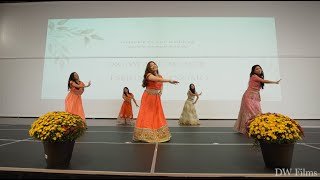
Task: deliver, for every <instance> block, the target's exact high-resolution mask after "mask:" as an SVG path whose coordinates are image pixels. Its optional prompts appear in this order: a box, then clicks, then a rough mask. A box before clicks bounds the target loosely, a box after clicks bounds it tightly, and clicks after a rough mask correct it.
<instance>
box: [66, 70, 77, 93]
mask: <svg viewBox="0 0 320 180" xmlns="http://www.w3.org/2000/svg"><path fill="white" fill-rule="evenodd" d="M74 73H76V72H73V73H71V74H70V76H69V80H68V90H69V89H70V88H71V87H70V81H74V82H75V83H76V84H78V83H77V81H76V79H75V78H74ZM76 89H78V90H79V89H80V88H76Z"/></svg>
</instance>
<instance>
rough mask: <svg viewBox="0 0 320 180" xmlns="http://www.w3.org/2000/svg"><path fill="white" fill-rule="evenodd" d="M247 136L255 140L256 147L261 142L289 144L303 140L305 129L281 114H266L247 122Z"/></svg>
mask: <svg viewBox="0 0 320 180" xmlns="http://www.w3.org/2000/svg"><path fill="white" fill-rule="evenodd" d="M247 134H248V136H249V137H250V138H253V139H254V145H255V146H259V143H260V142H264V143H275V144H288V143H295V142H297V141H298V140H302V137H303V136H304V132H303V129H302V128H301V126H300V125H299V123H298V122H297V121H295V120H293V119H291V118H290V117H288V116H285V115H282V114H279V113H265V114H260V115H258V116H256V117H255V118H253V119H251V120H249V121H248V122H247Z"/></svg>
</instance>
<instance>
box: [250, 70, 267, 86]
mask: <svg viewBox="0 0 320 180" xmlns="http://www.w3.org/2000/svg"><path fill="white" fill-rule="evenodd" d="M257 66H259V67H260V68H261V66H260V65H258V64H256V65H254V66H252V68H251V73H250V77H251V76H252V75H254V74H255V75H257V76H259V77H260V78H261V79H264V73H263V70H262V68H261V74H256V73H254V70H255V69H256V67H257ZM260 84H261V88H262V89H263V87H264V83H262V82H261V83H260Z"/></svg>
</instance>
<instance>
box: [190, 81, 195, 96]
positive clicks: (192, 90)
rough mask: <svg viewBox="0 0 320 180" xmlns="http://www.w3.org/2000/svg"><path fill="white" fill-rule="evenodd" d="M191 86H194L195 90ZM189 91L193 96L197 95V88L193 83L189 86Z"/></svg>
mask: <svg viewBox="0 0 320 180" xmlns="http://www.w3.org/2000/svg"><path fill="white" fill-rule="evenodd" d="M191 85H193V86H194V89H192V88H191ZM189 90H190V91H191V92H192V93H193V94H195V93H196V86H195V85H194V84H192V83H191V84H190V85H189Z"/></svg>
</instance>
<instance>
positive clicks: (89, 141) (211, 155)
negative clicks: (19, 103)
mask: <svg viewBox="0 0 320 180" xmlns="http://www.w3.org/2000/svg"><path fill="white" fill-rule="evenodd" d="M35 119H36V118H0V122H1V124H0V159H1V161H0V174H1V178H5V177H7V178H67V179H70V178H72V179H74V178H153V177H154V178H168V177H170V178H185V177H188V178H217V177H224V178H228V177H235V178H248V177H249V178H260V177H269V178H272V177H273V178H280V177H281V178H289V177H318V178H319V175H320V174H319V173H320V156H319V154H320V126H319V124H320V121H319V120H300V121H298V122H299V123H300V124H301V125H302V127H303V128H304V130H305V138H304V139H303V140H302V141H299V142H298V143H296V144H295V147H294V153H293V159H292V166H291V169H292V171H291V174H290V175H288V174H284V172H281V171H277V172H276V171H273V170H270V169H267V168H265V165H264V161H263V157H262V154H261V152H259V151H256V150H254V149H253V146H252V143H253V140H252V139H248V138H247V137H246V136H244V135H242V134H239V133H236V132H234V131H233V129H232V125H233V123H234V120H201V123H202V124H201V125H200V126H192V127H188V126H179V125H178V123H177V120H168V125H169V128H170V131H171V134H172V138H171V140H170V141H169V142H166V143H138V142H133V141H132V134H133V127H132V126H125V125H118V126H117V125H116V120H115V119H105V120H103V119H87V122H88V130H87V132H86V133H85V134H84V135H83V136H82V137H81V138H79V139H78V140H77V141H76V144H75V146H74V150H73V154H72V159H71V162H70V167H69V168H68V169H66V170H59V169H46V162H45V158H44V149H43V144H42V142H41V141H36V140H33V139H32V138H31V137H30V136H29V133H28V132H29V128H30V124H31V123H32V122H33V121H34V120H35ZM9 122H11V123H9ZM18 122H20V124H18ZM21 122H23V123H21Z"/></svg>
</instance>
